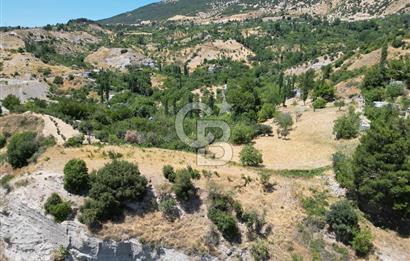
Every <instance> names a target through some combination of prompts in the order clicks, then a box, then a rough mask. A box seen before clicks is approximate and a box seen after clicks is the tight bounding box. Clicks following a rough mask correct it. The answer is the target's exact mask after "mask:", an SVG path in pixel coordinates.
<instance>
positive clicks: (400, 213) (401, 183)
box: [353, 107, 410, 228]
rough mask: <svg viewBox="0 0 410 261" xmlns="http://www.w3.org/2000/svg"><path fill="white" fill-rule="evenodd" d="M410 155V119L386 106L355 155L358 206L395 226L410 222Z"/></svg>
mask: <svg viewBox="0 0 410 261" xmlns="http://www.w3.org/2000/svg"><path fill="white" fill-rule="evenodd" d="M409 155H410V119H403V118H400V117H399V114H398V112H397V111H396V110H395V109H393V108H392V107H387V108H384V109H383V110H382V111H381V112H380V115H379V116H378V117H376V118H375V119H374V120H373V121H372V124H371V127H370V129H369V130H368V131H367V132H366V134H365V135H364V136H363V137H362V139H361V144H360V145H359V146H358V147H357V149H356V151H355V153H354V156H353V173H354V181H355V185H356V186H355V189H356V192H357V195H358V201H359V206H361V207H362V209H363V210H365V211H366V212H368V213H369V214H371V216H372V217H373V218H375V219H376V221H378V222H382V223H384V224H388V225H392V226H393V227H395V228H397V227H399V226H400V225H401V224H404V225H405V224H406V223H408V222H409V221H408V220H409V216H410V192H409V180H410V158H409ZM406 220H407V221H406Z"/></svg>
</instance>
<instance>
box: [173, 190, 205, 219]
mask: <svg viewBox="0 0 410 261" xmlns="http://www.w3.org/2000/svg"><path fill="white" fill-rule="evenodd" d="M178 202H179V204H180V206H181V208H182V209H183V210H184V211H185V212H186V213H188V214H193V213H195V212H198V211H199V210H200V209H201V206H202V203H203V201H202V199H201V198H200V197H199V195H198V193H197V191H195V194H194V195H192V196H191V198H190V199H189V200H179V201H178Z"/></svg>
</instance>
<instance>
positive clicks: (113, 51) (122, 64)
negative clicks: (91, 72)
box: [85, 47, 154, 69]
mask: <svg viewBox="0 0 410 261" xmlns="http://www.w3.org/2000/svg"><path fill="white" fill-rule="evenodd" d="M85 61H86V62H87V63H91V64H93V65H95V66H97V67H99V68H103V69H107V68H116V69H125V68H126V67H127V66H129V65H144V66H150V67H154V61H153V60H152V59H150V58H147V57H145V56H144V55H143V54H141V53H137V52H135V51H133V50H132V49H121V48H105V47H102V48H100V49H98V50H97V51H96V52H95V53H92V54H90V55H89V56H87V57H86V58H85Z"/></svg>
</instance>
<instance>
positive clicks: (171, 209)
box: [159, 197, 178, 220]
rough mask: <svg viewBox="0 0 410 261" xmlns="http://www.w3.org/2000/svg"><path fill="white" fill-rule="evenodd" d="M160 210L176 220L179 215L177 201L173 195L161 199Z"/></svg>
mask: <svg viewBox="0 0 410 261" xmlns="http://www.w3.org/2000/svg"><path fill="white" fill-rule="evenodd" d="M159 210H160V211H161V212H162V214H163V215H164V216H165V217H166V218H167V219H169V220H174V219H175V218H176V217H177V216H178V208H177V202H176V201H175V199H173V198H172V197H168V198H165V199H163V200H161V201H160V203H159Z"/></svg>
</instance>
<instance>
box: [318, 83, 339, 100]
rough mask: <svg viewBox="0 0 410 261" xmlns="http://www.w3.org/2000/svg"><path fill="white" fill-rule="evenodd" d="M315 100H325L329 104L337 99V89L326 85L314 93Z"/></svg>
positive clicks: (319, 87)
mask: <svg viewBox="0 0 410 261" xmlns="http://www.w3.org/2000/svg"><path fill="white" fill-rule="evenodd" d="M313 96H314V97H315V98H323V99H324V100H325V101H327V102H331V101H333V100H334V98H335V88H334V87H332V86H330V85H329V84H327V83H325V84H322V85H320V86H318V87H317V88H315V90H314V92H313Z"/></svg>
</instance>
